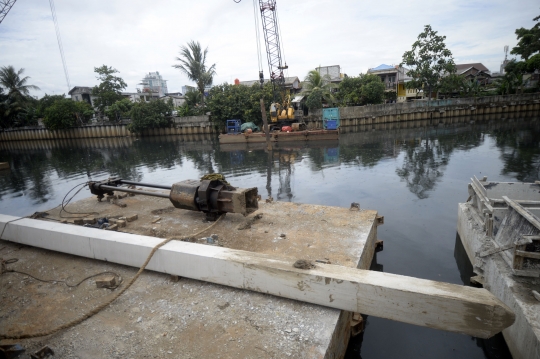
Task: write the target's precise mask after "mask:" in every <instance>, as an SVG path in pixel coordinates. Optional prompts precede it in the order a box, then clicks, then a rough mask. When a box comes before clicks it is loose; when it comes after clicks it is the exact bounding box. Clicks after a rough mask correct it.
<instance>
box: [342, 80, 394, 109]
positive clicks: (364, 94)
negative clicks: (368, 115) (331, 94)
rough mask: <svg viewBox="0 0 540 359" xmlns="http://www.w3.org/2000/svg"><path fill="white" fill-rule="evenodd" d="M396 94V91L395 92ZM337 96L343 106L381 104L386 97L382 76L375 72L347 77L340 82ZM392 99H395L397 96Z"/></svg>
mask: <svg viewBox="0 0 540 359" xmlns="http://www.w3.org/2000/svg"><path fill="white" fill-rule="evenodd" d="M393 94H394V95H395V92H394V93H393ZM336 97H337V98H338V99H339V101H340V103H341V105H343V106H363V105H367V104H379V103H382V102H383V100H384V99H385V98H386V96H385V92H384V84H383V83H382V81H381V78H380V77H379V76H377V75H374V74H360V75H359V76H358V77H346V78H344V79H343V81H341V83H340V84H339V92H338V93H337V95H336ZM390 99H395V96H394V97H393V98H390Z"/></svg>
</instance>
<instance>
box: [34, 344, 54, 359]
mask: <svg viewBox="0 0 540 359" xmlns="http://www.w3.org/2000/svg"><path fill="white" fill-rule="evenodd" d="M53 355H54V351H53V350H52V349H51V348H49V347H48V346H46V345H45V346H44V347H43V348H41V349H40V350H38V351H37V352H35V353H34V354H31V355H30V358H32V359H46V358H48V357H49V356H53Z"/></svg>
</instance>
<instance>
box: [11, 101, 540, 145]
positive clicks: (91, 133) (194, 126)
mask: <svg viewBox="0 0 540 359" xmlns="http://www.w3.org/2000/svg"><path fill="white" fill-rule="evenodd" d="M339 112H340V118H341V120H340V126H341V128H342V130H343V131H346V130H347V128H348V127H351V126H364V125H368V126H369V125H376V124H383V123H399V122H409V121H419V120H435V121H439V120H443V119H449V118H454V117H470V119H471V120H496V119H501V118H518V117H530V116H535V115H539V114H540V93H534V94H523V95H506V96H489V97H478V98H455V99H445V100H434V101H429V102H428V101H415V102H404V103H395V104H384V105H373V106H356V107H340V108H339ZM303 121H304V122H306V124H307V127H308V128H309V129H316V128H321V127H322V110H315V111H311V112H310V114H309V116H306V117H305V118H304V119H303ZM215 132H216V131H215V128H214V126H213V124H212V122H211V121H210V118H209V116H190V117H176V118H174V119H173V126H172V127H170V128H156V129H149V130H147V131H145V132H144V133H142V134H141V136H167V135H198V134H213V133H215ZM125 136H136V135H135V134H133V133H131V132H129V131H128V129H127V126H126V124H96V125H88V126H83V127H75V128H71V129H68V130H61V131H48V130H46V129H45V128H43V127H32V128H18V129H13V130H5V131H3V132H0V141H28V140H61V139H80V138H105V137H125Z"/></svg>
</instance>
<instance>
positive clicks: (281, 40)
mask: <svg viewBox="0 0 540 359" xmlns="http://www.w3.org/2000/svg"><path fill="white" fill-rule="evenodd" d="M274 12H275V14H276V21H277V31H276V32H277V33H278V34H279V48H280V49H281V52H282V53H283V62H285V65H286V64H287V58H286V56H285V47H284V46H283V38H282V37H281V24H280V23H279V15H278V11H277V9H275V10H274ZM281 65H283V64H281ZM285 77H289V69H288V68H286V69H285Z"/></svg>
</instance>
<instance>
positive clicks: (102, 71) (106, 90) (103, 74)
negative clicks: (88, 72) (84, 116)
mask: <svg viewBox="0 0 540 359" xmlns="http://www.w3.org/2000/svg"><path fill="white" fill-rule="evenodd" d="M94 72H95V73H96V74H97V76H96V78H97V79H98V80H99V81H100V83H99V85H97V86H94V88H93V89H92V95H93V96H95V97H96V99H95V100H94V106H95V107H96V108H97V109H98V111H99V114H100V116H102V115H103V114H104V113H105V109H106V108H107V106H111V105H112V104H114V103H115V102H116V101H120V100H122V99H123V97H122V95H121V92H122V90H124V89H125V88H126V87H127V85H126V83H125V82H124V80H123V79H122V78H121V77H118V76H115V75H114V74H116V73H119V71H118V70H116V69H115V68H112V67H109V66H107V65H103V66H100V67H94Z"/></svg>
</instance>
